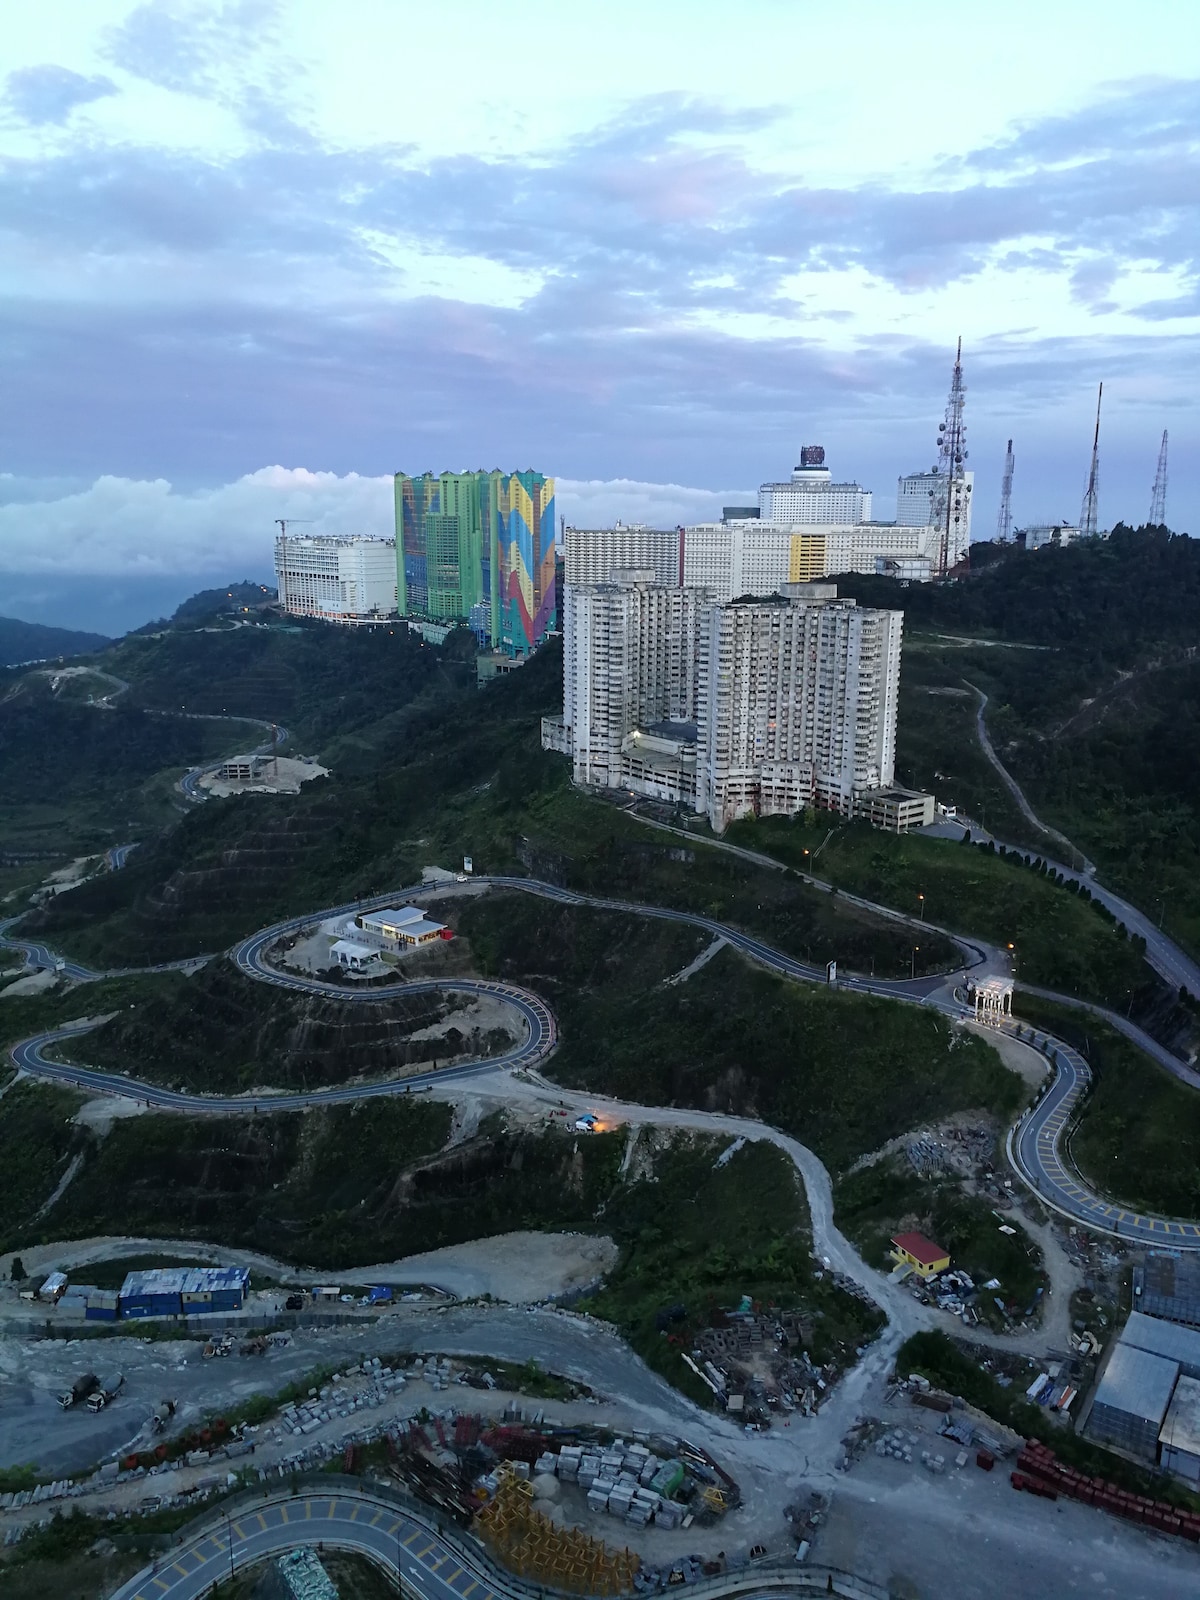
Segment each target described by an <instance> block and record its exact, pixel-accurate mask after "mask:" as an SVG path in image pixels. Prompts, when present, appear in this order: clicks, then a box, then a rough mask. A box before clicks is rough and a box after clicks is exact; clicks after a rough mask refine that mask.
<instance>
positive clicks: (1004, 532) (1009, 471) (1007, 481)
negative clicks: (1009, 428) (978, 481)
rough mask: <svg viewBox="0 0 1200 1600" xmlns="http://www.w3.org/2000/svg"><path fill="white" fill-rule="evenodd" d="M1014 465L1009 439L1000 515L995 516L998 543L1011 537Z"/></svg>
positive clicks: (1003, 542)
mask: <svg viewBox="0 0 1200 1600" xmlns="http://www.w3.org/2000/svg"><path fill="white" fill-rule="evenodd" d="M1015 465H1016V461H1015V459H1014V457H1013V447H1012V440H1011V439H1010V440H1009V441H1008V451H1007V453H1006V455H1005V457H1004V477H1003V478H1002V479H1001V480H1000V515H999V516H998V517H997V518H996V539H997V541H998V542H999V543H1000V544H1007V543H1008V541H1009V540H1010V539H1011V538H1012V485H1013V468H1014V467H1015Z"/></svg>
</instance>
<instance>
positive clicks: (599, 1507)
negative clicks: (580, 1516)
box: [587, 1489, 608, 1511]
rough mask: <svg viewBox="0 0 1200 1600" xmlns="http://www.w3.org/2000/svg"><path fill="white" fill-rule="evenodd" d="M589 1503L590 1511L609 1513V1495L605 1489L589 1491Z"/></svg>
mask: <svg viewBox="0 0 1200 1600" xmlns="http://www.w3.org/2000/svg"><path fill="white" fill-rule="evenodd" d="M587 1503H588V1510H589V1511H607V1510H608V1495H607V1493H606V1492H605V1491H604V1490H603V1489H589V1490H588V1497H587Z"/></svg>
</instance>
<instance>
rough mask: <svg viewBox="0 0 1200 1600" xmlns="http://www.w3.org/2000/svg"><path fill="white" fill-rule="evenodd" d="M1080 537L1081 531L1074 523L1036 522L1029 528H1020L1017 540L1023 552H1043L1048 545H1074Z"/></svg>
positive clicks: (1017, 532)
mask: <svg viewBox="0 0 1200 1600" xmlns="http://www.w3.org/2000/svg"><path fill="white" fill-rule="evenodd" d="M1079 537H1080V533H1079V529H1078V527H1076V526H1075V525H1074V524H1072V523H1069V522H1034V523H1031V524H1030V526H1029V527H1027V528H1018V529H1017V531H1016V535H1015V540H1016V543H1017V544H1019V545H1020V546H1021V548H1022V549H1023V550H1042V549H1044V548H1045V547H1046V546H1047V545H1069V544H1074V542H1075V540H1076V539H1078V538H1079Z"/></svg>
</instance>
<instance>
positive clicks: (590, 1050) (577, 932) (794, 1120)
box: [457, 894, 1022, 1170]
mask: <svg viewBox="0 0 1200 1600" xmlns="http://www.w3.org/2000/svg"><path fill="white" fill-rule="evenodd" d="M457 915H458V919H459V926H460V927H461V928H462V929H463V930H464V931H465V932H466V933H467V934H468V936H469V937H470V939H471V943H472V946H473V948H474V949H475V951H476V953H477V955H478V957H479V959H480V962H481V964H482V965H483V967H484V969H485V970H486V971H488V972H494V973H495V974H496V975H497V976H499V977H504V978H512V979H515V980H517V981H528V982H536V985H537V987H538V989H539V991H540V992H541V993H543V994H544V995H545V996H546V998H547V999H548V1000H549V1001H550V1002H551V1004H552V1005H553V1006H554V1008H555V1010H556V1012H557V1013H558V1017H559V1022H560V1031H561V1038H562V1043H561V1045H560V1047H559V1050H558V1052H557V1053H556V1055H555V1056H554V1057H553V1059H552V1061H551V1062H550V1064H549V1067H548V1069H547V1070H548V1071H549V1073H550V1074H551V1075H552V1076H553V1077H555V1078H557V1079H558V1080H559V1081H560V1082H563V1083H568V1084H571V1085H572V1086H577V1087H581V1088H588V1089H595V1090H597V1091H599V1092H602V1093H604V1094H612V1095H615V1096H617V1097H618V1098H624V1099H630V1100H637V1101H640V1102H641V1103H642V1104H649V1105H694V1106H700V1107H703V1108H704V1109H706V1110H712V1111H722V1112H731V1113H734V1114H737V1115H741V1116H751V1117H761V1118H762V1119H763V1120H764V1121H767V1122H770V1123H773V1124H774V1125H775V1126H776V1127H779V1128H783V1129H786V1130H787V1131H788V1132H790V1133H793V1134H795V1136H796V1137H797V1138H798V1139H802V1140H803V1141H804V1143H805V1144H807V1145H809V1146H811V1147H812V1148H813V1149H814V1150H816V1151H817V1152H818V1154H819V1155H820V1156H821V1158H822V1160H824V1161H825V1162H826V1164H827V1165H828V1166H830V1167H831V1168H832V1169H834V1170H837V1169H839V1168H841V1167H844V1166H846V1165H848V1164H849V1163H850V1162H852V1161H853V1160H854V1159H855V1157H856V1156H859V1155H861V1154H863V1153H864V1152H865V1151H868V1150H874V1149H877V1148H878V1146H879V1145H880V1144H882V1143H883V1142H884V1141H885V1140H887V1139H889V1138H891V1137H892V1136H893V1135H894V1134H895V1133H897V1132H898V1131H900V1130H903V1129H905V1128H911V1127H914V1126H916V1125H918V1124H919V1123H920V1122H921V1121H923V1120H925V1119H927V1118H929V1117H931V1116H934V1115H944V1114H946V1113H948V1112H951V1111H955V1110H966V1109H968V1108H975V1107H979V1108H983V1109H986V1110H990V1111H992V1112H994V1113H995V1114H996V1115H997V1116H1004V1115H1006V1114H1008V1113H1009V1112H1011V1111H1014V1110H1015V1109H1016V1107H1017V1106H1018V1105H1019V1103H1020V1100H1021V1094H1022V1089H1021V1084H1020V1080H1019V1079H1018V1078H1017V1077H1016V1076H1015V1075H1014V1074H1012V1073H1010V1072H1008V1071H1007V1070H1006V1069H1005V1068H1004V1067H1003V1066H1001V1064H1000V1062H999V1060H998V1058H997V1057H996V1055H995V1053H994V1052H993V1051H992V1049H991V1048H990V1047H989V1046H988V1045H986V1044H985V1043H984V1042H983V1041H982V1040H981V1039H978V1038H976V1037H975V1036H974V1035H972V1034H969V1033H966V1032H963V1031H962V1030H960V1029H957V1028H953V1027H951V1026H950V1025H949V1024H948V1023H947V1022H946V1021H945V1020H944V1019H939V1018H937V1017H935V1016H933V1015H932V1014H931V1013H929V1012H926V1011H923V1010H920V1009H918V1008H917V1007H915V1006H910V1005H905V1004H903V1003H901V1002H898V1001H888V1000H875V999H868V998H866V997H864V996H861V995H852V994H844V993H842V994H833V993H830V992H828V991H827V990H825V989H822V988H818V987H815V986H811V985H805V984H797V983H792V982H788V981H785V980H784V979H781V978H775V977H772V976H771V975H770V974H768V973H766V972H763V971H761V970H760V969H758V968H756V967H754V966H752V965H750V963H748V962H746V961H744V960H743V959H742V958H741V957H740V956H738V955H736V954H735V953H734V952H733V951H731V950H729V949H725V950H722V951H721V952H720V953H719V954H717V955H716V956H715V957H714V958H713V960H712V961H710V962H709V963H708V965H706V966H705V967H704V968H703V969H702V970H701V971H700V972H698V973H697V974H696V975H695V977H693V978H690V979H688V981H687V982H685V983H678V984H672V985H667V984H665V983H664V982H663V979H665V978H666V977H667V976H669V975H671V974H672V972H677V971H679V970H680V968H681V967H682V966H683V965H685V964H686V959H687V958H686V950H687V948H688V947H687V946H684V947H682V948H680V947H671V946H669V945H665V944H663V945H659V944H656V941H657V940H658V939H660V938H661V935H660V934H658V933H657V932H655V933H646V934H639V931H638V930H639V922H638V920H637V919H627V918H624V917H620V916H618V915H616V914H614V913H607V912H594V911H585V910H581V909H578V908H574V907H566V906H557V905H545V904H541V903H538V902H537V901H532V900H528V899H526V898H525V897H524V896H520V895H498V894H489V895H487V896H484V897H483V898H481V899H479V900H475V901H471V902H469V903H468V904H466V905H464V906H463V907H462V909H461V911H459V912H458V913H457ZM640 926H641V927H642V928H648V929H653V928H654V927H655V925H654V924H644V923H643V924H641V925H640ZM690 948H692V949H694V948H695V945H692V946H691V947H690ZM668 952H670V958H669V959H668ZM681 956H682V957H683V959H682V960H679V957H681ZM675 960H679V965H678V966H673V964H672V963H673V962H674V961H675Z"/></svg>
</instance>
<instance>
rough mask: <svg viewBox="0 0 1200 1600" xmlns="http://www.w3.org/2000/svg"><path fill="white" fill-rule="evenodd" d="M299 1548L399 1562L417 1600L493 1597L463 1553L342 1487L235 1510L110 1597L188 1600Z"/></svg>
mask: <svg viewBox="0 0 1200 1600" xmlns="http://www.w3.org/2000/svg"><path fill="white" fill-rule="evenodd" d="M301 1544H305V1545H318V1544H325V1545H327V1546H329V1547H330V1548H331V1549H336V1550H349V1551H352V1552H353V1553H355V1554H358V1555H362V1556H365V1557H367V1559H368V1560H370V1561H372V1562H373V1563H374V1564H375V1565H376V1566H381V1567H383V1568H384V1569H385V1570H389V1571H391V1572H393V1573H394V1572H395V1570H396V1565H397V1562H399V1566H400V1571H401V1574H402V1577H403V1579H404V1580H405V1581H407V1582H408V1583H410V1584H411V1585H412V1586H413V1588H414V1589H415V1590H416V1591H417V1592H418V1593H419V1594H421V1595H422V1596H423V1597H424V1600H500V1594H501V1591H499V1590H498V1588H497V1587H496V1586H494V1582H493V1579H492V1577H491V1575H490V1574H489V1573H488V1571H487V1569H486V1568H485V1567H484V1565H483V1563H482V1562H480V1561H478V1560H472V1559H471V1557H470V1556H469V1555H468V1554H467V1552H466V1550H465V1549H463V1548H457V1547H456V1546H455V1545H451V1544H450V1543H449V1542H448V1541H447V1540H445V1539H444V1538H442V1537H441V1535H439V1534H438V1533H437V1532H436V1531H435V1530H434V1528H433V1526H432V1525H431V1524H429V1523H426V1522H424V1521H418V1520H417V1519H416V1518H415V1517H412V1516H410V1515H407V1514H406V1513H405V1512H403V1511H401V1510H400V1509H399V1508H398V1507H397V1506H396V1505H394V1504H392V1503H391V1502H389V1501H387V1500H383V1499H378V1498H376V1497H374V1496H372V1495H371V1494H369V1493H367V1492H366V1491H359V1492H355V1491H354V1490H350V1489H339V1490H338V1491H337V1492H335V1493H332V1494H313V1493H309V1494H304V1495H301V1496H298V1497H295V1498H293V1497H292V1496H291V1495H280V1496H279V1497H277V1498H275V1499H271V1500H265V1501H263V1503H262V1504H261V1505H258V1506H250V1507H247V1508H244V1509H240V1510H236V1509H235V1510H234V1511H233V1512H232V1513H231V1515H230V1516H229V1517H223V1518H221V1519H220V1520H219V1521H217V1522H215V1523H214V1524H213V1526H212V1527H211V1528H210V1529H208V1530H206V1531H205V1532H204V1533H202V1534H200V1535H199V1536H198V1537H196V1538H195V1539H192V1540H191V1541H190V1542H189V1543H187V1544H185V1545H184V1546H182V1547H181V1548H180V1549H179V1550H178V1551H172V1552H171V1554H170V1555H169V1556H167V1557H165V1558H164V1559H163V1560H162V1562H161V1563H160V1564H159V1567H158V1570H157V1571H156V1570H154V1569H153V1568H147V1569H146V1570H145V1571H144V1572H141V1573H139V1574H138V1576H137V1577H135V1578H133V1579H131V1580H130V1582H129V1583H127V1584H125V1586H124V1587H123V1588H121V1589H118V1590H117V1592H116V1594H115V1595H114V1596H113V1600H196V1597H197V1596H199V1595H204V1594H207V1593H208V1592H209V1591H210V1590H211V1589H212V1588H213V1586H214V1585H215V1584H217V1583H219V1582H221V1581H223V1580H224V1579H226V1578H228V1577H229V1576H230V1574H231V1572H232V1571H237V1570H239V1569H240V1568H242V1567H247V1566H252V1565H253V1564H254V1563H255V1562H257V1561H263V1560H265V1559H266V1558H267V1557H269V1556H275V1555H280V1554H282V1553H283V1552H284V1551H285V1550H291V1549H294V1548H295V1547H296V1546H297V1545H301Z"/></svg>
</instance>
